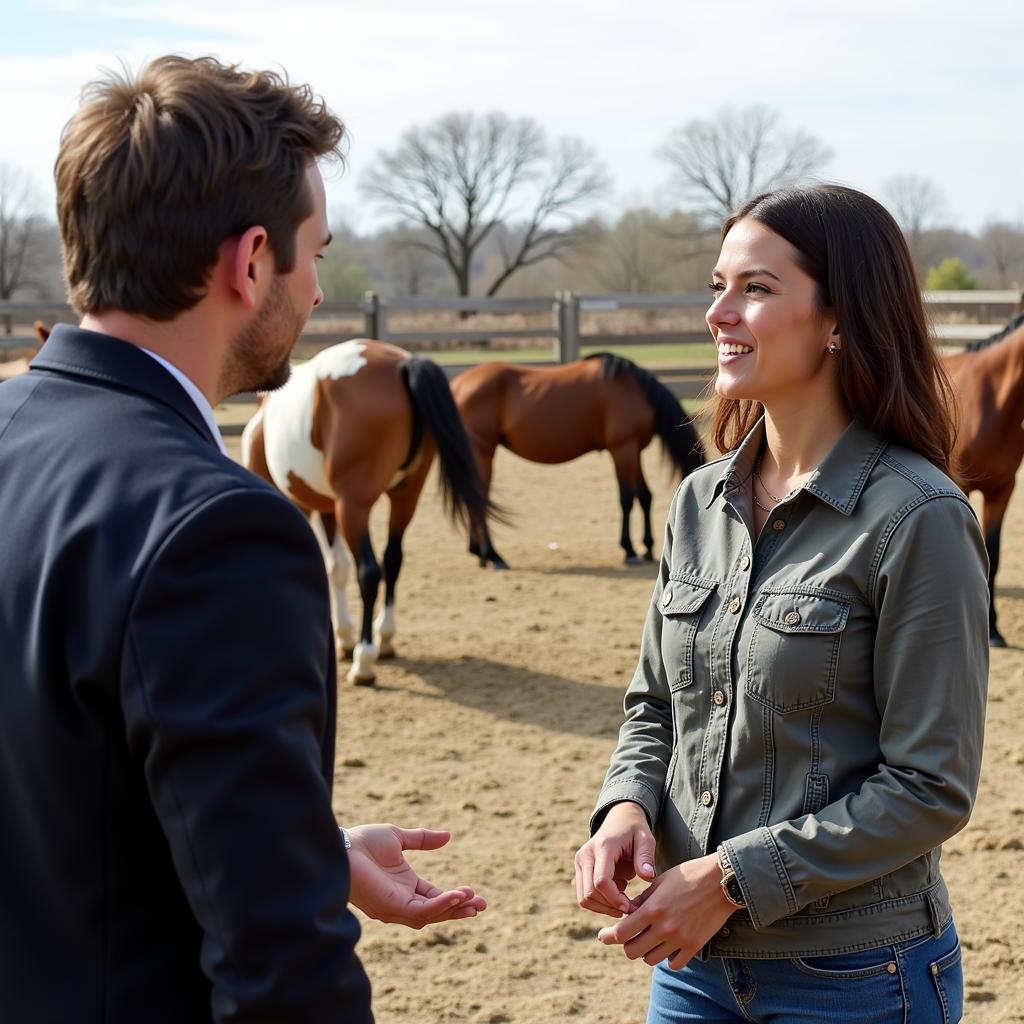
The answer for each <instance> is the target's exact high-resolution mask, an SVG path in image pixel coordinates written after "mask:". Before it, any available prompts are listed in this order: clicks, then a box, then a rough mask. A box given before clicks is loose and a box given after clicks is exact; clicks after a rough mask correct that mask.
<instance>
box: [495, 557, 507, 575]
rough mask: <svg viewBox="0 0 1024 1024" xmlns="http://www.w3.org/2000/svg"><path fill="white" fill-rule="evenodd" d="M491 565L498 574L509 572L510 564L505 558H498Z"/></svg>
mask: <svg viewBox="0 0 1024 1024" xmlns="http://www.w3.org/2000/svg"><path fill="white" fill-rule="evenodd" d="M491 565H492V566H493V567H494V570H495V571H496V572H508V562H506V561H505V559H504V558H496V559H495V560H494V561H493V562H492V563H491Z"/></svg>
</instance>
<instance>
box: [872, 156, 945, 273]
mask: <svg viewBox="0 0 1024 1024" xmlns="http://www.w3.org/2000/svg"><path fill="white" fill-rule="evenodd" d="M882 194H883V196H884V197H885V199H886V201H887V203H888V205H889V209H890V210H891V211H892V215H893V216H894V217H895V218H896V223H897V224H899V226H900V227H901V228H902V229H903V234H904V235H905V236H906V239H907V244H908V245H909V246H910V251H911V254H912V255H913V257H914V262H915V263H916V264H917V268H918V270H923V269H924V268H925V267H927V266H928V265H929V264H930V263H931V262H932V260H933V259H934V257H935V251H934V249H935V247H934V246H933V245H929V244H928V241H929V240H928V238H927V235H928V233H929V232H931V231H933V230H934V229H935V228H937V227H939V226H940V224H941V222H942V221H943V220H944V219H945V217H946V198H945V196H944V195H943V194H942V192H940V191H939V189H938V187H937V186H936V185H935V183H934V182H933V181H932V180H931V179H930V178H925V177H923V176H922V175H920V174H897V175H895V176H894V177H892V178H887V179H886V180H885V181H884V182H883V183H882Z"/></svg>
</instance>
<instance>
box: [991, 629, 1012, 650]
mask: <svg viewBox="0 0 1024 1024" xmlns="http://www.w3.org/2000/svg"><path fill="white" fill-rule="evenodd" d="M988 645H989V647H1006V646H1008V644H1007V643H1006V640H1005V639H1003V635H1002V633H997V632H992V633H989V635H988Z"/></svg>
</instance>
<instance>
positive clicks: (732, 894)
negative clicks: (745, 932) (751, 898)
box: [725, 875, 746, 907]
mask: <svg viewBox="0 0 1024 1024" xmlns="http://www.w3.org/2000/svg"><path fill="white" fill-rule="evenodd" d="M725 892H726V895H727V896H728V897H729V899H731V900H732V901H733V903H738V904H739V905H740V906H741V907H744V906H746V903H745V902H744V900H743V893H742V891H741V890H740V883H739V882H737V881H736V876H735V875H733V876H732V877H731V878H730V879H729V880H728V881H727V882H726V883H725Z"/></svg>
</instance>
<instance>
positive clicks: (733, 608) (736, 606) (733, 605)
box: [729, 597, 740, 615]
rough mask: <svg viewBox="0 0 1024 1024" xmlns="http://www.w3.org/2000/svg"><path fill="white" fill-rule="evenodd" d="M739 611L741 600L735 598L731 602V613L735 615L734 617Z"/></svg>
mask: <svg viewBox="0 0 1024 1024" xmlns="http://www.w3.org/2000/svg"><path fill="white" fill-rule="evenodd" d="M739 610H740V599H739V598H738V597H734V598H733V599H732V600H731V601H730V602H729V611H731V612H732V613H733V615H735V614H736V613H737V612H738V611H739Z"/></svg>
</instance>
